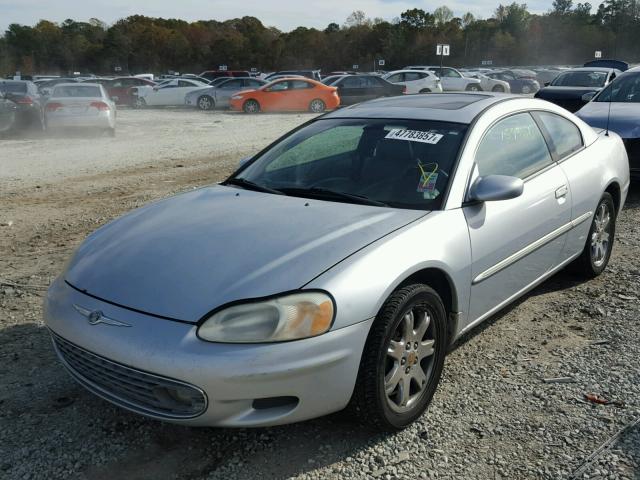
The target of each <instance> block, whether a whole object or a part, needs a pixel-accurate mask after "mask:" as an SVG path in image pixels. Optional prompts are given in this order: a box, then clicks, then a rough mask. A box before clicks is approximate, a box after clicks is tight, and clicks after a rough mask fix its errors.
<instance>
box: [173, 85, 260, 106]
mask: <svg viewBox="0 0 640 480" xmlns="http://www.w3.org/2000/svg"><path fill="white" fill-rule="evenodd" d="M267 83H269V82H267V81H265V80H260V79H259V78H249V77H248V78H228V79H226V80H224V81H222V82H220V83H218V84H217V85H215V86H213V87H208V88H203V89H201V90H196V91H193V92H189V93H188V94H187V95H186V96H185V98H184V103H185V105H187V106H189V107H197V108H199V109H200V110H213V109H214V108H227V107H229V99H230V98H231V96H232V95H234V94H236V93H238V92H240V91H242V90H251V89H256V88H260V87H262V86H263V85H266V84H267Z"/></svg>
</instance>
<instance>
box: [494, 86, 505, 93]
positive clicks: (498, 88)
mask: <svg viewBox="0 0 640 480" xmlns="http://www.w3.org/2000/svg"><path fill="white" fill-rule="evenodd" d="M491 91H492V92H504V87H503V86H502V85H496V86H495V87H493V88H492V89H491Z"/></svg>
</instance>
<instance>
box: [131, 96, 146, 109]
mask: <svg viewBox="0 0 640 480" xmlns="http://www.w3.org/2000/svg"><path fill="white" fill-rule="evenodd" d="M146 106H147V102H146V100H145V99H144V98H140V97H136V98H135V100H134V101H133V108H135V109H136V110H140V109H141V108H146Z"/></svg>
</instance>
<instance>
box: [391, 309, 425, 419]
mask: <svg viewBox="0 0 640 480" xmlns="http://www.w3.org/2000/svg"><path fill="white" fill-rule="evenodd" d="M434 333H435V329H434V328H432V324H431V316H430V315H429V313H428V312H427V311H425V310H423V309H419V308H418V307H417V306H415V307H413V308H412V309H411V310H409V311H408V312H407V313H406V314H405V315H404V316H403V318H402V319H401V320H400V322H399V323H398V325H397V327H396V330H395V332H394V335H393V337H392V339H391V340H390V341H389V346H388V349H387V355H386V359H385V377H384V389H385V394H386V399H387V403H388V405H389V408H390V409H391V410H393V411H394V412H396V413H403V412H407V411H409V410H411V409H412V408H413V407H414V406H415V404H416V403H417V402H418V401H419V400H420V397H421V396H422V394H423V393H424V391H425V388H426V387H427V385H428V383H429V377H430V375H431V371H432V368H433V354H434V353H435V344H436V339H435V338H434Z"/></svg>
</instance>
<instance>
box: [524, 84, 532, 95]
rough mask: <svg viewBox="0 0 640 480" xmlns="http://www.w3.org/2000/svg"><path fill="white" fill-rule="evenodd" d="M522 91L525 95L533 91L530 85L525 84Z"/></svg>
mask: <svg viewBox="0 0 640 480" xmlns="http://www.w3.org/2000/svg"><path fill="white" fill-rule="evenodd" d="M522 93H524V94H525V95H528V94H529V93H531V87H530V86H529V85H524V86H523V87H522Z"/></svg>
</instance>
